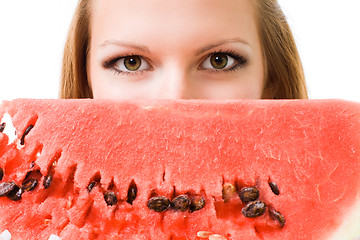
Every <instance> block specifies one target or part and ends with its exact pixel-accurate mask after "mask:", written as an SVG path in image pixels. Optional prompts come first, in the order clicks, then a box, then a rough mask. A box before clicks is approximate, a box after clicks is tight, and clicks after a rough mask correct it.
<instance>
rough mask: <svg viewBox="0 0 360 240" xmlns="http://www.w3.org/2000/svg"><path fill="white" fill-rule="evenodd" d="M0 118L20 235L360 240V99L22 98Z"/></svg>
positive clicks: (11, 215)
mask: <svg viewBox="0 0 360 240" xmlns="http://www.w3.org/2000/svg"><path fill="white" fill-rule="evenodd" d="M0 119H2V121H1V122H0V124H1V125H0V132H1V133H0V168H1V171H0V177H1V182H0V196H1V197H0V215H1V218H0V233H1V232H4V231H6V232H4V234H8V233H11V236H12V239H49V237H50V236H51V238H52V239H56V238H57V237H56V236H59V237H60V238H61V239H63V240H65V239H173V240H175V239H198V240H199V239H233V240H235V239H275V240H276V239H292V240H297V239H314V240H322V239H334V240H335V239H336V240H338V239H342V240H353V239H356V238H357V237H358V236H360V134H359V132H360V104H358V103H354V102H346V101H338V100H279V101H271V100H232V101H228V100H222V101H220V100H219V101H202V100H191V101H183V100H177V101H170V100H153V101H114V100H29V99H28V100H26V99H19V100H14V101H4V102H3V103H2V105H1V107H0ZM12 125H13V126H12ZM14 131H16V135H14ZM12 135H13V136H12ZM1 172H2V173H1ZM7 231H8V232H7Z"/></svg>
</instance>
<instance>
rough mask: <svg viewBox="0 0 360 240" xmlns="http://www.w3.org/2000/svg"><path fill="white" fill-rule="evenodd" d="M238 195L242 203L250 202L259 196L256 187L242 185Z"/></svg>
mask: <svg viewBox="0 0 360 240" xmlns="http://www.w3.org/2000/svg"><path fill="white" fill-rule="evenodd" d="M239 196H240V199H241V201H243V202H244V203H248V202H252V201H255V200H257V199H258V198H259V190H258V189H257V188H256V187H243V188H242V189H241V190H240V193H239Z"/></svg>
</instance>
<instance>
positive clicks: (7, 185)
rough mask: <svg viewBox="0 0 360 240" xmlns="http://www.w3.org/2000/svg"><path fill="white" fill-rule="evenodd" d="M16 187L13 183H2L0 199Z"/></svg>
mask: <svg viewBox="0 0 360 240" xmlns="http://www.w3.org/2000/svg"><path fill="white" fill-rule="evenodd" d="M15 187H16V184H15V183H14V182H3V183H0V197H4V196H6V195H8V194H9V193H10V192H12V191H13V190H14V189H15Z"/></svg>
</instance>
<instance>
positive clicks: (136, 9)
mask: <svg viewBox="0 0 360 240" xmlns="http://www.w3.org/2000/svg"><path fill="white" fill-rule="evenodd" d="M91 32H92V33H91V45H90V55H89V58H88V66H89V67H88V77H89V79H90V84H91V87H92V90H93V94H94V98H123V99H128V98H140V99H155V98H158V99H163V98H165V99H198V98H202V99H224V98H227V99H231V98H253V99H257V98H261V95H262V90H263V86H264V67H263V66H264V62H263V61H264V60H263V57H262V52H261V46H260V40H259V36H258V33H257V26H256V21H255V12H254V9H253V8H252V5H251V3H250V0H221V1H219V0H171V1H169V0H146V1H144V0H131V1H130V0H93V6H92V19H91Z"/></svg>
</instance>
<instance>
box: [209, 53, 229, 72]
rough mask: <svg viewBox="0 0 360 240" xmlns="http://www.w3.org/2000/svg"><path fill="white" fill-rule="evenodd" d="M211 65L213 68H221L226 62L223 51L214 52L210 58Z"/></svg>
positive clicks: (226, 58)
mask: <svg viewBox="0 0 360 240" xmlns="http://www.w3.org/2000/svg"><path fill="white" fill-rule="evenodd" d="M210 62H211V66H212V67H213V68H215V69H223V68H225V67H226V65H227V64H228V57H227V56H226V54H224V53H216V54H214V55H213V56H211V58H210Z"/></svg>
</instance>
